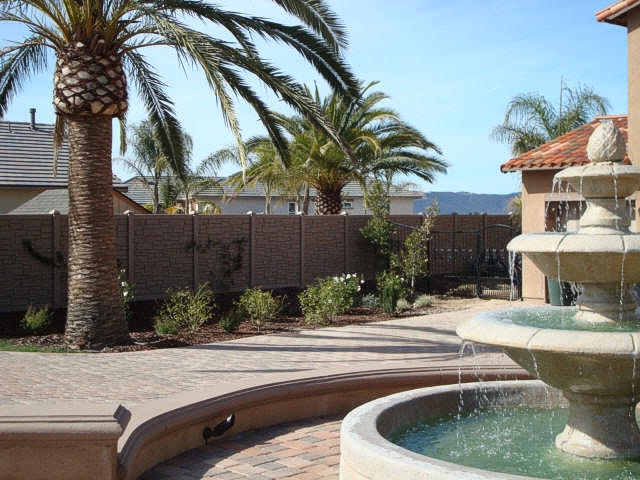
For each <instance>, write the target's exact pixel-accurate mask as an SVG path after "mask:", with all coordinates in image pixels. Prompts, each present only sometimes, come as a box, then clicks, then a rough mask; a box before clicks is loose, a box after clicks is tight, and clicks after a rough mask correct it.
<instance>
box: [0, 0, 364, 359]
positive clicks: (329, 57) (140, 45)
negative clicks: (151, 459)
mask: <svg viewBox="0 0 640 480" xmlns="http://www.w3.org/2000/svg"><path fill="white" fill-rule="evenodd" d="M273 3H274V4H275V6H277V7H279V8H280V9H281V10H282V11H283V13H285V14H289V15H291V17H292V18H294V19H295V20H296V21H298V22H299V23H300V25H295V24H294V25H287V24H280V23H278V22H275V21H270V20H268V19H265V18H261V17H257V16H254V15H245V14H241V13H237V12H234V11H231V10H226V9H224V8H222V7H219V6H217V5H215V4H213V3H210V2H203V1H199V0H195V1H178V2H175V1H170V0H146V1H144V2H139V1H136V0H119V1H105V0H78V1H72V0H4V1H2V2H0V22H2V23H3V25H5V23H6V22H11V23H14V24H18V26H19V27H23V28H15V29H6V28H4V27H3V30H2V31H3V32H5V31H9V32H20V34H22V33H23V32H24V34H25V35H24V37H23V38H22V39H21V40H17V41H13V42H7V43H6V45H7V46H5V47H3V48H1V49H0V117H2V116H3V115H4V114H5V113H6V112H7V109H8V106H9V103H10V101H11V100H12V99H13V98H14V97H15V96H16V94H17V93H18V92H19V91H20V90H21V89H22V87H23V86H24V85H25V83H26V82H25V80H27V79H28V78H29V77H35V76H37V75H39V74H41V73H43V72H44V71H45V70H46V69H47V67H48V66H49V65H50V64H51V63H55V68H54V75H53V89H52V90H53V106H54V109H55V113H56V127H55V134H54V144H55V146H56V148H58V147H59V146H60V145H61V144H62V141H63V138H64V137H65V134H66V136H67V138H68V141H69V165H68V170H69V184H68V192H69V221H68V228H69V258H68V304H67V323H66V329H65V338H66V341H67V343H68V345H69V346H70V347H72V348H76V349H79V348H84V349H86V348H100V347H103V346H105V345H109V344H117V343H126V342H128V341H129V340H130V338H129V332H128V326H127V321H126V317H125V315H124V311H123V308H122V304H121V302H120V298H119V288H118V284H117V264H116V243H115V231H116V230H115V220H114V216H113V208H112V204H113V174H112V168H111V167H112V154H111V150H112V148H111V146H112V142H113V135H112V123H113V119H114V118H117V119H119V120H120V122H121V125H123V124H124V120H125V116H126V113H127V110H128V107H129V93H130V92H135V93H137V94H139V96H140V97H141V99H142V103H143V106H144V108H145V109H146V111H147V114H148V118H149V120H150V121H151V123H152V124H153V126H154V127H155V128H157V133H158V136H159V141H160V143H161V144H162V145H163V151H164V152H165V153H167V154H168V156H167V160H168V162H169V165H170V166H171V167H172V169H173V170H174V171H175V172H176V173H177V175H178V176H179V177H180V176H183V175H184V174H185V171H184V166H181V165H180V161H179V160H178V159H180V158H181V157H182V150H183V144H182V143H183V142H182V135H181V128H180V123H179V121H178V118H177V116H176V113H175V108H174V104H173V102H172V101H171V99H170V97H169V95H168V87H167V85H165V83H164V82H163V81H162V79H161V76H160V75H159V72H158V71H156V69H155V67H154V66H153V64H152V62H150V61H149V59H148V58H147V57H146V56H145V52H149V51H150V50H152V49H153V50H155V49H157V48H162V47H168V49H169V50H170V51H171V52H172V53H175V54H176V55H177V62H178V64H179V65H180V66H182V67H184V68H185V70H186V69H187V67H196V68H198V69H199V70H200V71H201V72H202V73H203V74H204V77H205V78H206V81H207V83H208V85H209V86H210V87H211V94H212V95H213V96H214V97H215V98H216V100H217V102H218V105H220V107H221V112H222V116H223V117H224V120H225V122H226V124H227V125H228V126H229V128H230V130H231V132H232V134H233V136H234V138H235V139H236V141H237V143H238V145H242V138H241V132H240V126H239V123H238V117H237V112H236V108H235V104H234V98H235V97H238V98H241V99H243V100H244V101H246V102H247V104H248V105H249V106H250V107H251V108H252V109H253V110H254V111H255V112H256V113H257V115H258V118H259V119H260V121H261V122H262V124H263V125H264V127H265V129H266V131H267V133H268V135H269V136H270V138H271V139H272V141H273V144H274V145H275V148H276V150H277V151H278V152H279V153H280V155H281V156H282V158H283V159H286V158H288V153H287V148H286V147H287V142H286V139H285V138H284V136H283V134H282V130H281V127H280V126H279V125H278V123H277V121H276V118H275V116H274V115H273V113H272V112H270V111H269V109H268V108H267V105H266V104H265V103H264V101H263V99H262V98H260V97H259V96H258V94H257V93H256V90H255V89H254V86H253V84H252V83H250V82H248V81H247V78H246V77H250V78H251V80H254V79H257V80H258V82H259V83H260V85H264V86H265V87H266V88H268V89H269V90H271V91H272V92H274V93H275V94H276V96H277V97H278V98H279V99H280V100H281V101H284V102H285V103H286V104H288V105H289V106H291V107H293V108H294V110H295V111H296V112H297V113H299V114H300V115H302V116H303V117H305V118H306V119H307V120H308V121H309V122H310V123H311V124H313V125H314V126H316V127H319V128H321V129H323V131H325V132H326V133H327V135H328V136H329V137H330V138H332V139H333V140H334V141H335V142H336V143H337V144H339V145H341V146H342V147H343V151H344V152H345V153H347V154H348V155H346V156H353V155H352V152H351V151H350V149H349V147H348V145H347V144H346V143H345V142H344V141H343V139H342V137H341V136H340V135H338V133H337V132H336V131H335V128H334V127H333V125H332V124H331V123H330V122H329V121H327V120H326V118H325V116H324V115H323V114H322V112H321V111H320V109H319V108H318V106H317V105H316V104H315V102H314V101H313V99H312V98H310V96H309V95H308V94H307V93H306V92H305V90H304V89H303V88H302V86H301V85H299V84H298V83H297V82H295V81H294V80H293V79H292V78H291V77H290V76H288V75H285V74H284V73H282V72H281V71H279V70H278V69H277V68H275V67H274V66H273V65H271V64H270V63H269V62H267V61H266V60H264V59H263V58H262V57H261V55H260V51H259V48H258V45H257V44H256V43H255V42H254V40H255V38H257V37H259V38H260V39H266V40H272V41H275V42H278V43H281V44H283V45H286V46H287V47H289V48H291V49H293V50H295V51H296V52H297V53H298V54H300V55H301V56H302V58H303V59H304V60H305V61H306V62H308V63H309V64H311V65H312V66H313V68H315V70H316V71H317V72H318V73H319V74H320V75H321V76H322V77H323V78H324V79H325V80H326V81H327V83H328V84H329V86H330V87H331V88H332V90H335V91H337V92H343V93H344V92H346V91H355V90H356V89H357V82H356V80H355V78H354V77H353V75H352V74H351V72H350V71H349V68H348V66H347V65H346V63H345V62H344V60H343V58H342V57H341V51H342V49H343V48H344V47H346V44H347V41H346V29H345V28H344V26H343V25H342V24H341V23H340V21H339V19H338V18H337V16H336V15H335V14H334V13H333V12H332V11H331V9H330V8H329V6H328V5H327V2H326V1H325V0H313V1H309V0H273ZM198 26H200V27H201V28H200V29H198ZM212 31H215V32H218V31H220V32H221V37H222V38H216V37H213V36H211V35H210V34H209V33H207V32H212ZM52 54H53V56H55V62H52V61H51V60H52V58H51V56H52ZM129 86H134V88H131V89H130V88H129ZM122 144H123V145H124V142H122ZM123 153H124V152H123ZM243 158H244V155H242V156H241V160H242V159H243Z"/></svg>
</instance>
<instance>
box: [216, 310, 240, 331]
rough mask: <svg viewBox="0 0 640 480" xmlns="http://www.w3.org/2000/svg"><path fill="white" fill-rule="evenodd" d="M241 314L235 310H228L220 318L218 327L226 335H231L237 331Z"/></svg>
mask: <svg viewBox="0 0 640 480" xmlns="http://www.w3.org/2000/svg"><path fill="white" fill-rule="evenodd" d="M242 318H243V316H242V313H240V312H238V311H237V310H233V309H232V310H229V311H227V312H225V314H224V315H222V317H221V318H220V322H219V325H220V327H221V328H222V329H223V330H224V331H225V332H227V333H233V332H235V331H236V330H238V327H239V326H240V324H241V323H242Z"/></svg>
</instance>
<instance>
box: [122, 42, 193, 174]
mask: <svg viewBox="0 0 640 480" xmlns="http://www.w3.org/2000/svg"><path fill="white" fill-rule="evenodd" d="M125 60H126V62H125V67H126V68H127V70H128V72H129V75H130V76H131V77H132V78H133V79H134V81H135V84H136V86H137V89H138V92H139V94H140V95H141V97H142V100H143V102H144V104H145V107H146V109H147V113H148V115H149V119H150V120H151V122H152V123H153V125H154V127H155V128H157V131H158V136H159V141H160V143H161V144H162V146H163V149H164V151H165V152H166V153H167V156H168V161H169V163H170V164H171V168H172V169H173V171H174V172H175V174H176V175H177V176H178V177H182V176H184V175H185V172H186V170H185V169H186V166H185V165H184V145H183V135H182V129H181V127H180V122H178V119H177V117H176V115H175V112H174V110H173V102H171V100H170V99H169V97H168V96H167V95H166V93H165V91H164V88H165V84H164V83H163V82H162V81H161V80H160V78H159V77H158V76H157V74H156V73H155V71H154V70H153V68H152V67H151V65H150V64H149V63H148V62H147V61H146V60H145V59H144V57H143V56H142V55H140V54H139V53H137V52H135V51H130V52H128V53H127V55H126V56H125Z"/></svg>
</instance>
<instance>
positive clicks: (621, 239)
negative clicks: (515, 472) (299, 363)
mask: <svg viewBox="0 0 640 480" xmlns="http://www.w3.org/2000/svg"><path fill="white" fill-rule="evenodd" d="M587 156H588V158H589V160H590V162H591V163H590V164H588V165H586V166H579V167H570V168H567V169H565V170H563V171H561V172H560V173H558V174H557V175H556V179H557V180H559V181H561V182H567V183H568V184H570V185H571V186H572V188H573V189H574V190H575V191H577V192H580V193H581V194H582V196H583V197H584V198H585V200H586V205H587V208H586V210H585V213H584V214H583V216H582V218H581V219H580V224H579V225H580V226H579V230H578V232H576V233H541V234H528V235H520V236H519V237H516V238H515V239H513V240H512V241H511V242H510V243H509V245H508V249H509V250H510V251H512V252H521V253H523V254H524V255H526V256H527V257H528V258H530V259H531V260H532V261H533V263H534V264H535V265H536V266H537V267H538V268H539V269H540V270H541V271H542V272H544V273H545V275H547V276H549V277H553V278H556V279H559V280H561V281H569V282H576V283H577V284H579V288H580V290H581V293H580V295H579V297H578V300H577V307H573V308H571V307H555V308H554V307H540V308H531V309H513V310H508V311H502V312H493V313H490V314H483V315H479V316H476V317H474V318H471V319H469V320H468V321H466V322H465V323H464V324H462V325H461V326H460V327H459V328H458V335H459V336H460V337H461V338H462V339H464V340H465V341H470V342H474V343H481V344H484V345H491V346H499V347H501V348H502V349H504V351H505V352H506V353H507V355H509V356H510V357H511V358H512V359H513V360H515V361H516V362H517V363H518V364H520V365H521V366H522V367H524V368H525V369H526V370H527V371H528V372H530V373H531V374H532V375H535V376H536V377H537V378H539V379H541V380H543V381H544V382H545V383H546V384H548V385H551V386H552V387H555V388H556V389H558V390H557V391H553V390H552V392H553V393H552V394H549V393H546V391H545V390H544V387H541V384H539V383H538V382H533V383H531V382H516V383H515V384H513V382H502V385H495V386H487V385H486V384H485V385H484V386H483V387H482V388H484V390H483V394H482V395H479V394H478V392H479V391H480V390H479V388H480V387H478V386H464V387H463V388H462V389H461V390H460V389H459V387H458V386H453V387H438V388H436V389H424V390H423V391H415V392H411V393H407V394H399V395H396V396H392V397H388V398H387V399H382V400H379V401H376V402H378V403H376V402H373V403H372V404H370V405H368V406H363V407H360V408H361V409H362V410H360V412H357V410H356V411H354V412H356V414H355V415H354V416H352V414H350V415H349V417H347V419H346V420H345V424H344V425H343V432H342V442H343V452H345V451H346V452H347V458H344V453H343V471H342V477H341V478H342V479H343V480H346V479H350V478H358V479H363V478H406V479H409V478H426V477H425V475H435V477H433V478H455V477H456V476H459V475H460V474H461V472H460V470H459V469H458V468H457V466H455V465H452V464H447V463H445V462H441V461H437V460H433V459H426V460H425V459H424V457H423V458H422V459H420V458H419V456H417V455H416V456H414V455H415V454H408V455H406V456H405V454H404V453H403V452H402V451H401V449H397V448H396V446H395V445H394V446H390V444H389V445H387V444H385V443H384V442H383V443H381V444H380V443H377V442H373V443H376V445H375V446H373V445H372V444H369V445H367V447H365V448H363V449H360V448H357V447H355V446H354V445H355V443H357V442H362V440H363V439H364V441H365V443H366V442H370V441H371V440H372V436H371V435H372V432H371V430H369V431H368V432H367V430H366V428H368V427H366V425H367V422H368V421H365V418H366V417H369V419H371V417H374V418H375V420H374V423H375V430H376V432H377V434H382V436H385V435H387V434H389V433H390V431H391V430H393V429H396V428H398V426H399V425H401V424H402V422H407V421H409V418H412V419H415V420H418V419H419V417H420V416H422V417H426V416H430V415H439V414H442V413H443V412H446V411H447V409H449V410H450V409H451V407H450V406H446V405H447V403H448V402H454V403H455V402H456V394H455V392H459V393H458V394H459V396H460V398H463V397H464V398H467V402H466V403H465V407H464V408H466V409H469V408H471V409H473V408H475V407H477V406H478V403H482V404H483V406H486V405H487V404H488V403H491V402H494V403H495V402H497V403H505V402H506V403H509V402H511V403H515V404H522V403H523V402H524V403H531V404H540V401H541V398H543V397H545V398H546V399H547V401H550V402H551V403H555V404H557V403H562V402H563V401H564V400H561V398H562V396H561V395H559V392H558V391H561V392H562V393H563V395H564V397H565V398H566V400H567V401H568V404H569V415H568V421H567V424H566V426H565V428H564V430H563V431H562V432H561V433H560V434H559V435H557V437H556V440H555V444H556V447H558V448H559V449H560V450H562V451H564V452H568V453H570V454H573V455H578V456H581V457H591V458H608V459H610V458H636V457H640V430H639V429H638V424H637V422H636V418H635V406H636V404H637V403H638V401H639V400H640V365H639V364H638V358H639V357H640V328H638V325H637V322H638V317H637V315H636V313H635V309H636V306H635V304H634V302H633V298H632V295H631V292H630V290H631V286H632V285H633V284H635V283H637V282H640V235H638V234H634V233H631V232H630V231H629V225H630V220H629V216H628V207H627V205H626V201H625V198H626V197H628V196H629V195H631V194H632V193H633V192H635V191H637V190H640V168H639V167H635V166H632V165H626V164H624V163H623V159H624V156H625V142H624V139H623V137H622V135H621V133H620V132H619V131H618V130H617V128H616V127H615V126H614V125H613V123H610V122H607V123H602V124H601V125H600V126H598V128H597V129H596V130H595V131H594V133H593V134H592V136H591V138H590V139H589V143H588V146H587ZM501 391H509V392H510V393H507V395H506V397H509V395H510V396H511V397H512V399H511V400H504V399H505V398H506V397H505V396H504V395H502V394H501V393H500V392H501ZM543 391H544V393H542V392H543ZM474 395H475V397H474ZM480 397H482V400H478V401H476V400H474V398H480ZM552 397H553V399H552V400H549V399H550V398H552ZM399 405H402V407H399ZM416 410H422V411H421V412H419V411H418V412H417V413H416ZM407 411H410V412H411V413H406V412H407ZM399 417H401V418H402V420H401V421H398V420H397V419H398V418H399ZM362 428H365V429H364V430H362ZM359 429H360V430H359ZM352 433H353V434H354V435H352ZM374 436H375V435H374ZM367 448H369V449H371V448H373V449H374V450H375V449H378V448H381V449H382V450H378V451H377V454H379V455H387V457H388V459H389V460H388V461H386V462H382V463H383V464H384V465H386V467H383V466H382V465H377V466H376V467H375V468H373V469H369V470H368V471H369V473H363V472H364V471H365V470H366V469H365V470H360V471H357V470H358V467H356V468H352V466H351V464H350V461H349V458H348V457H349V456H352V455H353V453H356V452H357V454H358V455H360V456H361V457H364V456H366V454H365V453H363V452H364V450H366V449H367ZM383 451H384V452H385V453H384V454H383V453H382V452H383ZM401 457H403V458H404V459H403V460H400V458H401ZM365 461H366V460H365ZM389 465H395V467H399V468H400V469H401V470H400V471H395V472H394V473H390V471H389V470H386V471H385V468H387V467H388V468H391V467H389ZM419 465H420V466H419ZM374 470H377V471H378V472H383V473H380V474H378V473H372V472H374ZM471 470H472V471H473V475H475V476H473V475H472V476H469V475H470V474H469V472H467V473H466V474H465V475H467V476H466V477H465V478H471V477H473V478H512V477H510V476H503V475H501V474H485V473H484V472H482V471H480V470H473V469H471ZM356 471H357V472H356ZM400 472H402V473H400ZM407 472H410V473H407ZM352 473H353V474H352ZM459 478H460V477H459ZM519 478H521V477H519Z"/></svg>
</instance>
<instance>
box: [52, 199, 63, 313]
mask: <svg viewBox="0 0 640 480" xmlns="http://www.w3.org/2000/svg"><path fill="white" fill-rule="evenodd" d="M49 213H50V214H51V258H52V259H53V262H52V263H51V295H52V297H53V298H52V299H51V305H52V306H53V308H58V307H60V306H61V304H62V299H61V298H60V297H61V296H62V288H61V285H60V272H59V267H58V266H57V265H56V264H57V262H56V258H57V255H56V254H57V252H58V251H60V233H61V232H60V230H61V229H60V212H59V211H58V210H51V211H50V212H49Z"/></svg>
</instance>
